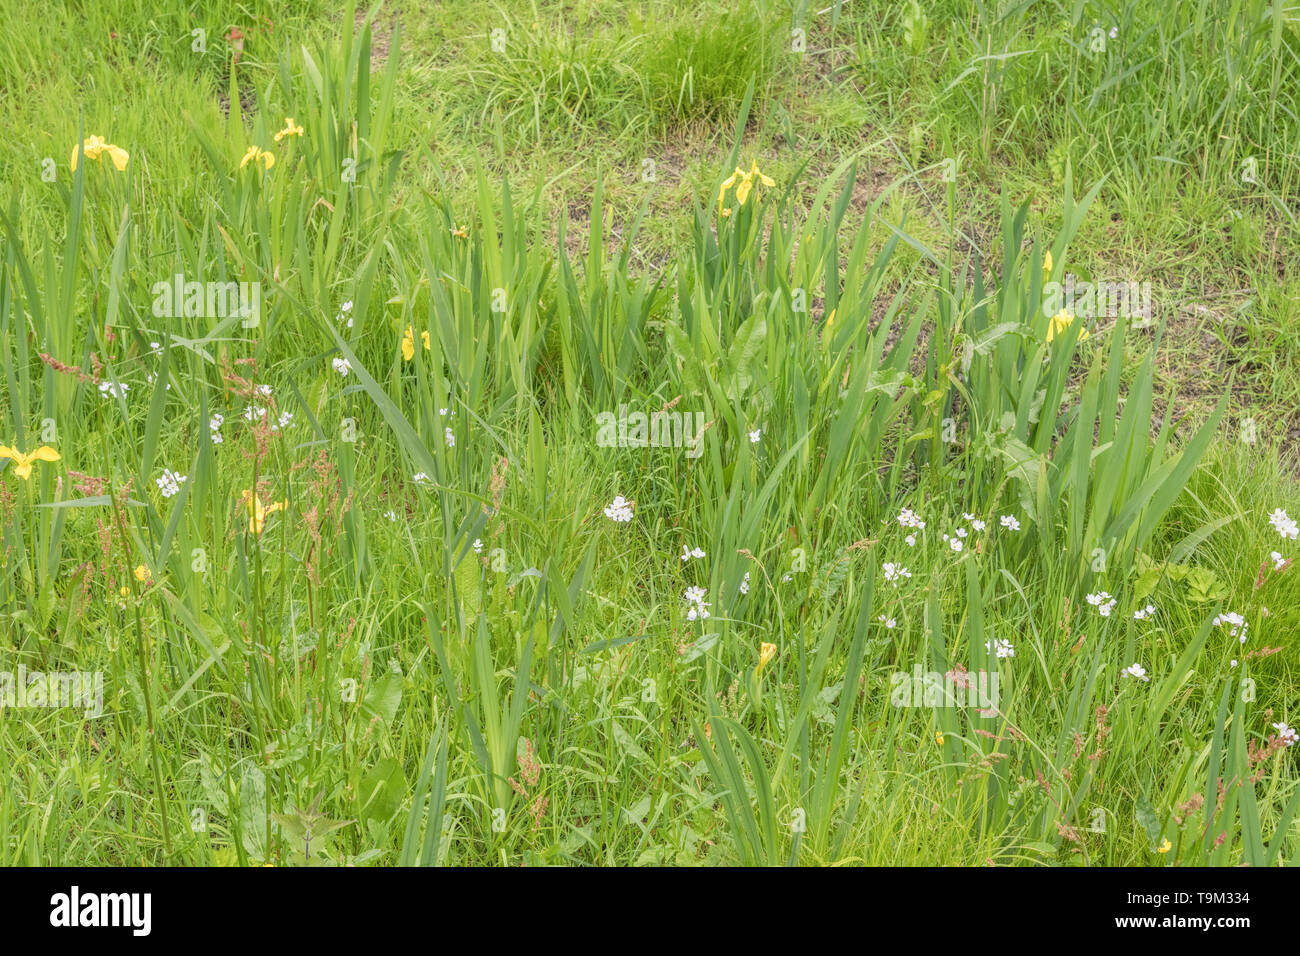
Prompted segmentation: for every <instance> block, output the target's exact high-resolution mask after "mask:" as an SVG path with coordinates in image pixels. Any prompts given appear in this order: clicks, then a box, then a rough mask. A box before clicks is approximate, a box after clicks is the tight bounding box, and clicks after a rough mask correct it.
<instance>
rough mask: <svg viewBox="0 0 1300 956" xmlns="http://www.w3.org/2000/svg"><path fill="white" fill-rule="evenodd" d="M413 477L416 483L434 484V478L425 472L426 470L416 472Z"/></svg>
mask: <svg viewBox="0 0 1300 956" xmlns="http://www.w3.org/2000/svg"><path fill="white" fill-rule="evenodd" d="M411 477H412V479H413V480H414V481H415V483H416V484H417V485H431V484H433V479H432V478H430V477H429V476H428V475H426V474H425V473H424V472H422V471H417V472H416V473H415V474H414V475H412V476H411Z"/></svg>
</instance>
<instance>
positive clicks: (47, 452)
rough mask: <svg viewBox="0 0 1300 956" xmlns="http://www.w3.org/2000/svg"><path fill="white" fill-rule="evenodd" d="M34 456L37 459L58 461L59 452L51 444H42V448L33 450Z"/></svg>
mask: <svg viewBox="0 0 1300 956" xmlns="http://www.w3.org/2000/svg"><path fill="white" fill-rule="evenodd" d="M32 458H34V459H35V460H37V461H58V460H59V453H58V452H57V451H55V450H54V449H53V448H51V447H50V446H49V445H42V446H41V447H40V448H38V449H36V450H35V451H34V452H32Z"/></svg>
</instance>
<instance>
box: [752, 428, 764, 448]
mask: <svg viewBox="0 0 1300 956" xmlns="http://www.w3.org/2000/svg"><path fill="white" fill-rule="evenodd" d="M762 437H763V429H761V428H755V429H754V430H753V431H752V432H750V433H749V443H750V444H751V445H757V444H758V440H759V439H760V438H762Z"/></svg>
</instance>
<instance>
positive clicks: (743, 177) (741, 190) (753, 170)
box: [718, 159, 776, 216]
mask: <svg viewBox="0 0 1300 956" xmlns="http://www.w3.org/2000/svg"><path fill="white" fill-rule="evenodd" d="M775 185H776V180H774V179H773V178H772V177H771V176H767V175H765V174H764V173H763V171H762V170H760V169H759V168H758V160H757V159H755V160H752V161H751V162H750V164H749V172H746V171H745V170H743V169H741V168H740V167H739V166H737V167H736V171H735V172H734V173H732V174H731V175H730V176H728V177H727V178H726V179H724V180H723V181H722V185H721V186H720V187H718V212H719V213H720V214H721V215H723V216H729V215H730V214H731V210H729V209H723V208H722V203H723V200H725V199H726V197H727V192H728V190H730V189H731V188H732V187H735V190H736V202H737V203H739V204H740V205H742V206H743V205H745V203H746V202H748V201H749V194H750V193H751V192H753V191H754V187H755V186H764V187H766V188H767V189H771V188H772V187H773V186H775Z"/></svg>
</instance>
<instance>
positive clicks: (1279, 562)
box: [1268, 551, 1286, 571]
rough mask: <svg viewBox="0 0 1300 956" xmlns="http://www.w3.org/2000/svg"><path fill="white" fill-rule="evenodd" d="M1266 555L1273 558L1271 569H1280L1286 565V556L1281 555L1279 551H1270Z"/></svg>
mask: <svg viewBox="0 0 1300 956" xmlns="http://www.w3.org/2000/svg"><path fill="white" fill-rule="evenodd" d="M1268 556H1269V557H1270V558H1272V559H1273V570H1274V571H1281V570H1282V568H1283V567H1285V566H1286V558H1284V557H1282V552H1281V551H1270V552H1269V553H1268Z"/></svg>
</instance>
